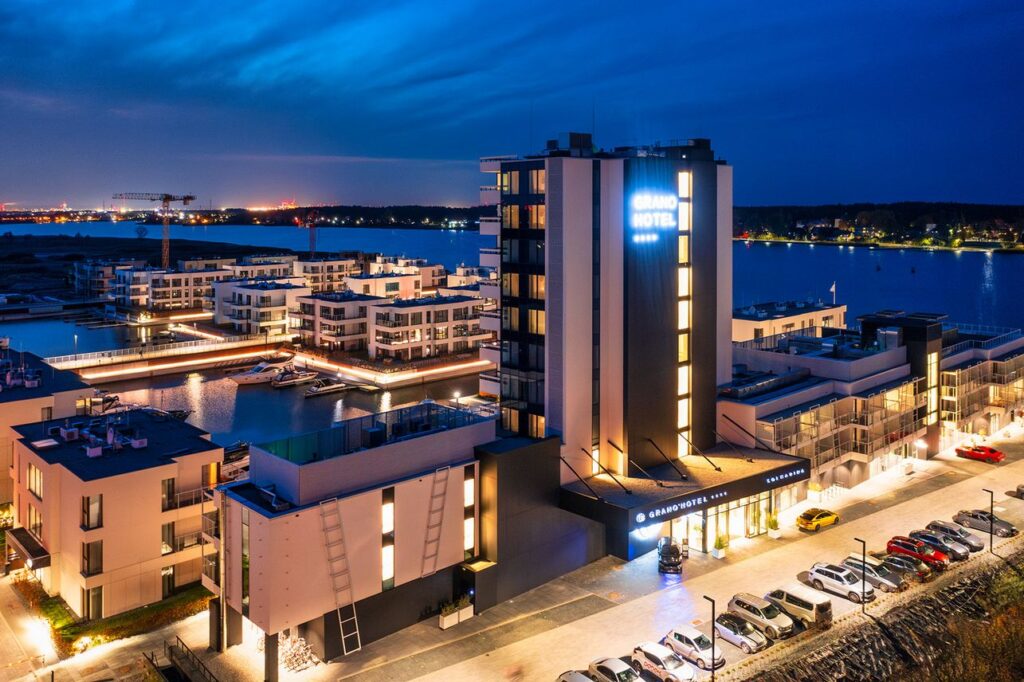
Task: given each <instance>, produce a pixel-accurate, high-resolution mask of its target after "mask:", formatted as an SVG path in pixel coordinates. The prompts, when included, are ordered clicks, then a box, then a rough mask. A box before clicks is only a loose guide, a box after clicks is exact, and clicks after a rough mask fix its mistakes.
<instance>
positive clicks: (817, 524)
mask: <svg viewBox="0 0 1024 682" xmlns="http://www.w3.org/2000/svg"><path fill="white" fill-rule="evenodd" d="M837 523H839V515H838V514H836V513H835V512H831V511H829V510H827V509H813V508H812V509H808V510H807V511H805V512H804V513H803V514H801V515H800V516H798V517H796V525H797V527H799V528H802V529H803V530H814V531H817V530H821V528H823V527H824V526H834V525H835V524H837Z"/></svg>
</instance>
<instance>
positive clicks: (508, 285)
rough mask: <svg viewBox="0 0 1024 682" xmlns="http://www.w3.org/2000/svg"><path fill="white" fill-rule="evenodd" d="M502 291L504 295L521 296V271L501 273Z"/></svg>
mask: <svg viewBox="0 0 1024 682" xmlns="http://www.w3.org/2000/svg"><path fill="white" fill-rule="evenodd" d="M501 293H502V295H503V296H519V273H517V272H503V273H501Z"/></svg>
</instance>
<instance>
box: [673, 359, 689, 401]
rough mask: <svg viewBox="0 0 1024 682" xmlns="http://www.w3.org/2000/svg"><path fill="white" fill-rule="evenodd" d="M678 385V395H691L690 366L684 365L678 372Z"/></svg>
mask: <svg viewBox="0 0 1024 682" xmlns="http://www.w3.org/2000/svg"><path fill="white" fill-rule="evenodd" d="M676 371H677V373H678V379H677V381H678V383H677V386H678V387H679V391H678V394H677V395H688V394H689V393H690V366H689V365H683V366H682V367H680V368H679V369H678V370H676Z"/></svg>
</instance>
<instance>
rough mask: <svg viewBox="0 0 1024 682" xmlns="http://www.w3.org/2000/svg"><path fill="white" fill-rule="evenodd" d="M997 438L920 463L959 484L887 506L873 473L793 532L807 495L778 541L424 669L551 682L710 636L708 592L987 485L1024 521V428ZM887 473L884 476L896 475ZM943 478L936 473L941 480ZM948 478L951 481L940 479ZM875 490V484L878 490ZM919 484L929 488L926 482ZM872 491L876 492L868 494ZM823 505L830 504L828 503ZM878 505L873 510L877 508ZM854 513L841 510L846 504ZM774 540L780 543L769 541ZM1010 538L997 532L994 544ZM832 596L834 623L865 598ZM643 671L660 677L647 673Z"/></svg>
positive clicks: (908, 524) (749, 586)
mask: <svg viewBox="0 0 1024 682" xmlns="http://www.w3.org/2000/svg"><path fill="white" fill-rule="evenodd" d="M991 444H993V445H996V446H997V447H999V448H1001V449H1002V450H1004V451H1005V452H1006V454H1007V459H1006V461H1005V462H1003V463H1001V464H998V465H990V464H986V463H984V462H976V461H968V460H963V459H960V458H957V457H955V456H954V455H953V454H952V453H949V454H947V453H943V454H940V455H939V456H937V457H936V458H934V459H932V460H930V461H928V462H922V463H919V465H918V471H917V472H916V473H915V475H914V476H913V477H908V480H909V479H911V478H912V479H914V481H915V485H920V484H921V483H922V482H924V481H926V479H928V478H931V477H937V476H943V477H949V480H955V481H956V482H954V483H952V484H950V485H942V486H934V485H933V486H930V487H931V488H933V489H931V490H930V492H925V493H923V494H920V495H915V496H912V497H910V498H909V499H905V500H903V501H901V502H899V503H896V504H889V502H890V498H891V497H892V496H894V495H896V494H897V491H896V490H895V489H896V488H898V487H899V485H900V481H899V479H898V478H897V479H895V480H890V481H889V482H888V487H886V486H885V485H882V483H881V481H880V482H879V483H877V484H876V482H875V481H870V482H868V483H866V484H864V485H862V486H859V487H858V488H856V489H854V490H852V491H849V494H848V495H847V496H845V497H844V499H841V500H837V502H836V504H835V506H834V507H833V508H834V509H835V510H836V511H837V512H839V514H840V517H841V518H842V521H841V523H839V524H838V525H836V526H830V527H828V528H825V529H822V530H821V531H819V532H817V533H807V532H804V531H799V530H796V529H795V527H794V525H793V520H794V519H795V516H796V514H798V513H799V512H801V511H803V509H805V508H806V507H808V506H811V505H809V504H808V503H804V504H802V505H800V506H799V507H798V508H796V509H793V510H789V511H788V513H787V514H785V515H783V518H782V519H781V522H782V525H783V528H784V529H785V530H784V538H783V540H780V541H777V542H778V543H779V544H778V546H777V547H774V548H772V547H771V545H768V546H767V547H764V545H762V546H761V547H763V549H761V547H759V549H761V551H759V552H757V553H753V554H744V555H742V556H737V557H736V558H732V557H730V558H727V559H725V560H723V561H722V562H720V564H721V565H720V566H719V567H717V568H716V569H715V570H712V571H708V572H704V573H703V574H701V575H699V576H696V577H692V578H688V577H687V575H686V569H685V567H684V574H683V580H682V581H680V582H679V583H676V584H673V585H671V586H669V587H666V588H665V589H661V590H657V591H654V592H651V593H649V594H645V595H643V596H639V597H637V598H635V599H632V600H630V601H628V602H625V603H621V604H619V605H617V606H614V607H612V608H610V609H607V610H604V611H602V612H600V613H596V614H594V615H591V616H589V617H586V618H584V619H581V620H578V621H574V622H571V623H567V624H565V625H562V626H560V627H557V628H554V629H552V630H549V631H547V632H544V633H541V634H538V635H535V636H533V637H530V638H527V639H524V640H522V641H519V642H515V643H513V644H509V645H507V646H504V647H501V648H498V649H495V650H494V651H492V652H490V653H488V654H485V655H481V656H477V657H475V658H472V659H469V660H466V661H462V662H460V663H456V664H453V665H451V666H449V667H447V668H444V669H442V670H439V671H436V672H434V673H432V674H430V675H427V676H426V677H424V678H423V679H427V680H446V681H450V680H467V681H468V680H479V679H505V678H506V677H507V676H508V675H509V674H510V673H511V672H513V671H520V670H521V672H522V675H523V679H529V680H539V681H543V680H555V679H556V678H557V677H558V675H559V674H561V673H562V672H564V671H567V670H580V671H586V669H587V665H588V664H589V662H590V661H592V660H594V659H597V658H601V657H623V659H624V660H628V656H629V654H630V653H631V652H632V650H633V647H634V646H635V645H637V644H639V643H640V642H645V641H659V640H661V638H662V637H664V635H665V634H666V633H667V632H668V631H669V630H670V629H671V628H673V627H674V626H676V625H691V626H694V627H696V629H697V630H699V631H701V632H703V633H705V634H706V635H708V636H709V637H710V635H711V612H710V611H711V608H710V603H709V602H707V601H706V600H705V598H704V597H705V596H707V597H711V598H712V599H714V600H715V602H716V606H717V612H718V613H722V612H723V611H724V610H725V609H726V606H727V605H728V603H729V600H730V598H731V597H732V596H733V595H734V594H735V593H737V592H749V593H752V594H754V595H755V596H759V597H760V596H762V595H764V594H765V593H767V592H769V591H770V590H772V589H774V588H776V587H778V586H780V585H783V584H785V583H789V582H792V581H794V580H798V579H803V580H804V581H806V578H807V571H808V570H809V569H810V568H811V566H812V565H813V564H814V563H815V562H819V561H822V562H830V563H840V562H841V561H842V560H843V559H844V558H845V557H846V556H847V555H849V554H850V553H860V551H861V546H860V544H859V543H858V542H856V540H855V539H854V538H857V537H859V538H863V539H864V540H866V541H867V549H868V550H869V551H879V550H884V549H885V546H886V542H887V541H888V540H889V539H890V538H891V537H893V536H896V535H907V534H908V533H909V532H911V531H913V530H917V529H923V528H924V527H925V525H926V524H927V523H928V522H930V521H933V520H951V519H952V517H953V515H954V514H955V513H956V512H958V511H960V510H962V509H987V508H988V504H989V496H988V493H985V492H983V489H984V488H989V489H991V490H993V491H994V493H995V513H996V515H997V516H999V517H1000V518H1003V519H1006V520H1008V521H1010V522H1011V523H1014V524H1015V525H1017V526H1018V527H1021V526H1024V501H1022V500H1018V499H1015V498H1014V497H1012V496H1011V493H1012V491H1013V490H1014V489H1015V488H1016V486H1017V485H1018V484H1019V483H1024V436H1022V435H1021V433H1020V431H1015V432H1014V437H1013V438H1012V439H1006V440H998V439H997V440H994V441H993V442H992V443H991ZM899 475H900V474H896V473H894V472H891V473H890V474H887V476H890V478H891V477H893V476H899ZM937 480H938V479H937ZM942 482H945V481H942ZM873 487H874V488H875V489H874V490H873V489H872V488H873ZM920 487H921V488H922V489H925V488H927V487H929V486H926V485H922V486H920ZM872 493H874V494H872ZM818 506H826V505H825V504H822V505H818ZM873 507H877V511H873V510H872V508H873ZM854 509H856V510H857V513H855V514H854V513H844V511H847V510H848V511H849V512H853V510H854ZM974 532H975V534H977V535H979V536H984V537H983V539H984V540H985V542H986V549H985V550H983V551H982V552H978V553H972V554H971V556H970V558H968V559H967V560H966V561H962V562H956V563H954V564H953V565H952V567H951V569H950V571H949V573H951V574H955V573H957V572H959V571H961V570H963V569H962V566H964V565H971V564H973V563H975V562H977V561H979V560H980V559H979V556H980V555H983V554H984V553H986V552H987V551H988V549H987V542H988V538H987V535H986V534H984V533H982V532H979V531H974ZM768 542H775V541H768ZM1006 542H1011V540H1001V539H1000V538H996V543H995V544H996V550H997V552H998V551H999V547H1000V545H1001V544H1003V543H1006ZM933 585H934V583H931V584H926V585H918V584H913V585H912V586H911V587H910V588H909V590H907V591H906V592H903V593H899V594H883V593H881V592H878V594H877V598H876V599H875V600H874V601H873V602H872V603H870V605H869V606H868V611H869V613H873V614H881V613H884V612H886V611H887V610H888V609H889V608H892V607H893V605H894V604H895V603H896V601H895V600H900V599H905V598H906V597H907V596H910V595H912V594H914V593H916V592H920V591H923V590H929V589H931V588H932V586H933ZM828 596H829V597H830V598H831V601H832V611H833V618H834V621H835V622H836V623H838V624H841V623H843V622H844V621H847V620H849V619H851V618H856V617H858V615H857V614H858V613H859V612H860V609H861V607H860V605H859V604H856V603H854V602H852V601H850V600H848V599H846V598H844V597H841V596H838V595H832V594H830V595H828ZM813 636H815V633H814V632H808V633H798V634H796V635H795V636H794V637H792V638H789V639H784V640H781V642H780V643H773V644H772V645H770V646H769V647H768V649H767V650H765V651H763V652H759V653H754V654H752V656H753V657H758V656H762V657H763V656H766V655H767V656H770V655H772V653H773V650H780V649H783V648H788V647H789V646H791V645H792V643H793V642H794V641H796V642H801V641H807V639H808V638H810V637H813ZM719 647H720V649H721V653H722V654H723V655H724V657H725V659H726V664H725V666H724V667H722V668H720V669H719V671H718V676H719V678H721V679H725V678H727V677H729V676H730V675H729V673H730V672H731V671H734V670H739V669H741V668H743V667H744V666H743V662H744V661H745V660H746V659H748V658H749V656H748V655H747V654H745V653H743V652H742V651H741V650H740V649H739V648H737V647H735V646H733V645H732V644H728V643H724V642H719ZM696 672H697V678H698V679H700V678H708V677H709V676H710V674H709V673H707V672H700V671H696ZM645 679H655V678H654V677H647V676H646V675H645Z"/></svg>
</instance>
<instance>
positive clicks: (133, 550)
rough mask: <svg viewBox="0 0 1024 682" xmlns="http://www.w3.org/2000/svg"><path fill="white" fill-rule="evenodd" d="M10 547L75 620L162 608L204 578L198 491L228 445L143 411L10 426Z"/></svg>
mask: <svg viewBox="0 0 1024 682" xmlns="http://www.w3.org/2000/svg"><path fill="white" fill-rule="evenodd" d="M15 431H16V432H17V434H18V435H19V439H18V441H16V443H15V448H14V469H13V470H12V476H13V477H14V480H15V507H16V511H15V519H16V525H17V526H18V527H17V528H15V529H13V530H11V531H8V534H7V537H8V546H9V547H12V548H13V549H14V551H15V553H16V554H17V555H18V556H19V558H20V559H21V560H23V561H24V562H25V567H26V568H28V569H29V570H30V571H32V573H33V574H34V575H35V577H36V578H37V579H38V580H39V581H40V583H41V584H42V586H43V588H44V589H45V590H46V591H47V592H48V593H49V594H51V595H58V594H59V595H60V596H61V597H62V598H63V599H64V601H65V602H67V604H68V606H70V607H71V609H72V610H73V611H74V612H75V614H76V615H78V616H79V617H81V618H84V619H97V618H105V617H109V616H113V615H116V614H118V613H121V612H124V611H128V610H130V609H133V608H137V607H140V606H144V605H146V604H150V603H153V602H157V601H160V600H161V599H164V598H166V597H168V596H170V595H171V594H173V593H174V591H175V590H177V589H179V588H181V587H182V586H185V585H188V584H191V583H196V582H198V581H199V580H200V575H201V572H202V555H203V552H204V547H203V544H202V542H201V537H200V531H201V523H202V516H201V513H200V512H201V508H202V503H203V492H202V491H203V490H204V489H206V488H209V487H210V486H213V485H215V484H217V483H218V482H219V481H218V478H219V470H220V464H221V462H222V461H223V449H222V448H221V447H219V446H217V445H216V444H214V443H212V442H210V440H209V436H208V434H206V433H205V432H203V431H202V430H200V429H198V428H196V427H194V426H191V425H189V424H186V423H184V422H182V421H179V420H177V419H173V418H170V417H168V416H167V415H165V414H163V413H159V412H155V411H149V410H133V411H130V412H121V413H117V414H116V415H112V416H110V417H103V418H89V417H79V418H72V419H66V420H51V421H46V422H37V423H34V424H28V425H22V426H19V427H16V428H15Z"/></svg>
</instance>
